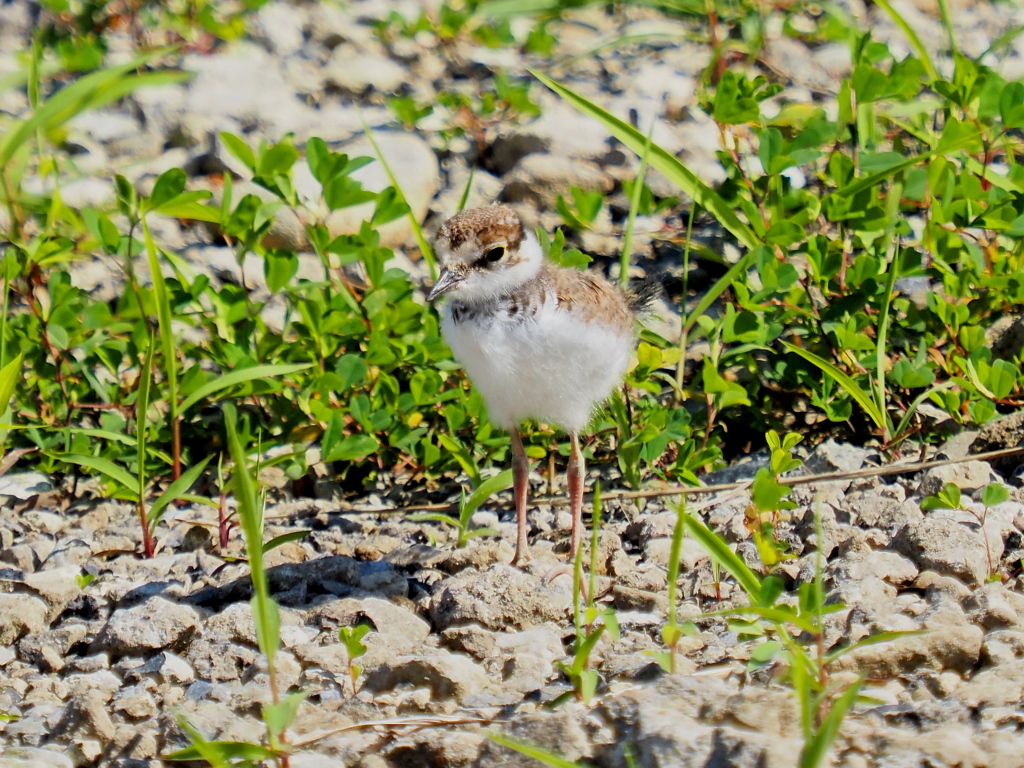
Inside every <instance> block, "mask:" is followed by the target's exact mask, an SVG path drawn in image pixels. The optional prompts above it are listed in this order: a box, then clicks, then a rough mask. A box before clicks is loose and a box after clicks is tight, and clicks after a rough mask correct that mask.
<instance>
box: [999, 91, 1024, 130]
mask: <svg viewBox="0 0 1024 768" xmlns="http://www.w3.org/2000/svg"><path fill="white" fill-rule="evenodd" d="M999 115H1000V117H1001V119H1002V121H1003V125H1004V126H1005V127H1006V128H1020V127H1021V126H1024V83H1017V82H1015V83H1007V84H1006V85H1005V86H1003V91H1002V93H1001V94H1000V95H999Z"/></svg>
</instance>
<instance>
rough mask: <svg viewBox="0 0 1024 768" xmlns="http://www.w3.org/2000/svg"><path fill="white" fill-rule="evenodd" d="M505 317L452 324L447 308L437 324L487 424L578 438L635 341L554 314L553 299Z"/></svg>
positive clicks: (623, 369) (617, 332)
mask: <svg viewBox="0 0 1024 768" xmlns="http://www.w3.org/2000/svg"><path fill="white" fill-rule="evenodd" d="M503 314H504V313H500V314H498V315H496V316H494V317H491V318H485V317H483V316H480V315H477V316H476V317H474V318H473V319H472V320H469V321H466V322H462V323H455V322H454V321H453V319H452V315H451V309H450V307H448V306H446V307H445V309H444V315H443V318H442V324H441V327H442V330H443V332H444V335H445V339H446V340H447V341H448V344H449V346H450V347H451V349H452V352H453V353H454V355H455V359H456V360H458V361H459V363H461V364H462V366H463V367H464V368H465V369H466V373H468V374H469V378H470V380H471V381H472V382H473V384H474V385H475V386H476V387H477V388H478V389H479V390H480V393H481V394H482V395H483V396H484V399H485V400H486V401H487V405H488V408H489V410H490V416H491V421H493V422H494V423H495V424H497V425H498V426H499V427H502V428H504V429H512V428H513V427H515V426H516V425H518V424H519V423H520V422H522V421H524V420H526V419H536V420H538V421H542V422H545V423H548V424H554V425H557V426H560V427H562V428H564V429H566V430H569V431H573V432H579V431H580V430H582V429H583V428H584V427H585V426H586V425H587V422H588V421H589V420H590V417H591V414H592V412H593V410H594V408H595V407H596V406H597V405H598V404H599V403H601V402H603V401H604V400H605V399H606V398H607V397H608V396H609V395H610V394H611V392H612V390H613V389H614V388H615V386H616V385H617V384H618V383H619V382H620V381H621V380H622V377H623V375H624V374H625V372H626V367H627V366H628V365H629V358H630V353H631V350H632V335H631V334H630V333H629V332H625V333H624V332H622V331H621V330H620V329H616V328H614V327H611V326H603V325H595V324H594V323H592V322H587V323H585V322H582V321H581V320H580V319H579V318H577V317H575V316H573V315H572V314H571V313H570V312H568V311H565V310H559V309H558V307H557V301H556V300H555V298H554V296H549V297H548V299H547V301H546V302H545V304H544V306H543V307H542V308H541V309H540V310H539V311H538V312H537V313H536V314H535V315H534V316H533V317H532V318H526V319H523V318H516V319H513V320H510V319H508V318H506V317H504V316H503Z"/></svg>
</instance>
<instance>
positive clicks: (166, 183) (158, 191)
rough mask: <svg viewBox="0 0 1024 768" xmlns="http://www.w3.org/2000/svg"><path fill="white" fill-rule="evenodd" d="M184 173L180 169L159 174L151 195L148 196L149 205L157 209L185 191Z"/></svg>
mask: <svg viewBox="0 0 1024 768" xmlns="http://www.w3.org/2000/svg"><path fill="white" fill-rule="evenodd" d="M185 179H186V177H185V172H184V171H183V170H182V169H181V168H171V169H170V170H167V171H164V172H163V173H162V174H160V177H159V178H158V179H157V180H156V184H154V185H153V193H152V194H151V195H150V196H149V204H150V206H151V207H153V208H159V207H160V205H161V204H162V203H166V202H167V201H168V200H172V199H174V198H175V197H177V196H178V195H180V194H181V193H182V192H184V191H185Z"/></svg>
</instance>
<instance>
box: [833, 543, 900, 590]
mask: <svg viewBox="0 0 1024 768" xmlns="http://www.w3.org/2000/svg"><path fill="white" fill-rule="evenodd" d="M826 572H827V573H828V575H829V576H830V577H831V578H833V579H836V580H839V581H853V582H859V581H861V580H863V579H865V578H867V577H869V576H870V577H874V578H877V579H882V580H883V581H886V582H888V583H889V584H893V585H899V584H908V583H910V582H912V581H914V579H916V578H917V575H918V569H917V566H915V565H914V563H913V562H911V561H910V560H909V559H907V558H906V557H904V556H903V555H901V554H899V553H898V552H890V551H887V550H881V551H871V552H851V553H849V554H846V555H844V556H843V557H841V558H840V559H838V560H834V561H832V562H830V563H829V564H828V566H827V568H826Z"/></svg>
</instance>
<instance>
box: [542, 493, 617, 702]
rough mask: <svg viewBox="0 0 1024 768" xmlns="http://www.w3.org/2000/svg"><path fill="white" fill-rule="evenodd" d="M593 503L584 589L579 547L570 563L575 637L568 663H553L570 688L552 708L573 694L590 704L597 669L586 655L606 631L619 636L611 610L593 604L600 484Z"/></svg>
mask: <svg viewBox="0 0 1024 768" xmlns="http://www.w3.org/2000/svg"><path fill="white" fill-rule="evenodd" d="M593 506H594V512H593V522H592V525H591V540H590V585H589V589H587V590H585V591H584V589H583V547H580V548H579V549H577V550H576V559H575V561H574V563H573V577H572V595H573V597H572V609H573V620H574V622H575V625H576V639H575V640H574V641H573V652H572V662H571V663H569V664H566V663H565V662H562V661H556V662H555V667H556V668H557V669H559V670H560V671H561V672H562V674H564V675H565V676H566V678H567V679H568V680H569V684H570V685H571V686H572V690H571V691H567V692H566V693H564V694H562V695H561V696H559V697H557V698H556V699H555V700H554V701H552V702H551V707H552V708H554V707H557V706H558V705H559V704H561V703H562V702H564V701H566V700H567V699H569V698H573V697H575V698H576V700H577V701H581V702H583V703H584V704H589V703H590V701H591V699H593V698H594V694H595V693H596V692H597V684H598V682H599V681H600V677H599V675H598V673H597V671H596V670H594V669H591V668H590V655H591V654H592V653H593V651H594V648H595V647H596V646H597V643H598V641H600V639H601V637H602V636H603V635H604V634H605V632H606V631H607V633H608V636H609V637H611V638H612V639H613V640H618V639H619V622H618V618H617V617H616V615H615V611H614V610H613V609H611V608H605V609H601V608H599V607H598V605H597V595H596V594H595V592H596V589H595V588H596V577H597V566H598V562H597V558H598V542H599V538H600V529H601V488H600V485H598V486H595V488H594V502H593ZM584 592H585V594H586V598H585V600H586V605H582V604H581V602H580V595H581V594H584ZM598 622H600V623H598Z"/></svg>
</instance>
